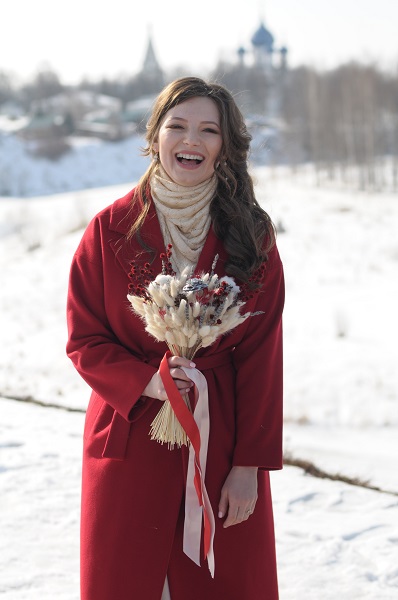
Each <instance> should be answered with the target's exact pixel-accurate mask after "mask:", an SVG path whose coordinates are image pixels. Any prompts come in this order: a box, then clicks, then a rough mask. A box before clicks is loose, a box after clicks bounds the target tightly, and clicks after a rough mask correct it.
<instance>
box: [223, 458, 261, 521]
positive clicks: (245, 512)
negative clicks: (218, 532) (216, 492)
mask: <svg viewBox="0 0 398 600" xmlns="http://www.w3.org/2000/svg"><path fill="white" fill-rule="evenodd" d="M257 471H258V469H257V467H232V469H231V470H230V472H229V475H228V477H227V479H226V480H225V483H224V485H223V488H222V490H221V498H220V503H219V507H218V510H219V513H218V516H219V517H220V518H223V517H225V515H227V518H226V519H225V521H224V525H223V527H230V526H231V525H237V524H238V523H242V522H243V521H247V519H248V518H249V517H250V515H251V514H252V513H253V512H254V508H255V506H256V502H257ZM227 513H228V514H227Z"/></svg>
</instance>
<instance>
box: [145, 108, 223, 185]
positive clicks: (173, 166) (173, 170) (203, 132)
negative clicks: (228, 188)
mask: <svg viewBox="0 0 398 600" xmlns="http://www.w3.org/2000/svg"><path fill="white" fill-rule="evenodd" d="M221 147H222V136H221V127H220V115H219V112H218V108H217V106H216V104H215V102H213V100H211V99H210V98H202V97H195V98H190V99H189V100H186V101H185V102H182V103H181V104H179V105H177V106H175V107H173V108H171V109H170V110H169V111H168V112H167V113H166V114H165V116H164V119H163V121H162V124H161V126H160V129H159V133H158V136H157V138H156V140H155V142H154V143H153V150H154V151H155V152H158V153H159V159H160V162H161V163H162V165H163V168H164V169H165V171H166V173H167V174H168V176H169V177H170V178H171V179H172V180H173V181H174V182H175V183H177V184H179V185H184V186H193V185H198V184H199V183H202V181H205V180H206V179H209V177H211V175H212V174H213V173H214V168H215V163H216V161H217V160H218V159H219V154H220V151H221Z"/></svg>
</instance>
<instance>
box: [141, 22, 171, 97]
mask: <svg viewBox="0 0 398 600" xmlns="http://www.w3.org/2000/svg"><path fill="white" fill-rule="evenodd" d="M136 80H137V85H139V86H140V89H141V95H142V96H152V95H154V94H158V93H159V92H160V90H161V89H162V88H163V86H164V83H165V78H164V73H163V70H162V68H161V66H160V64H159V61H158V59H157V57H156V54H155V49H154V46H153V41H152V35H151V32H149V33H148V42H147V49H146V52H145V57H144V61H143V64H142V69H141V71H140V72H139V73H138V75H137V77H136Z"/></svg>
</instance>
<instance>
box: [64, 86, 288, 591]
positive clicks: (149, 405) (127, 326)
mask: <svg viewBox="0 0 398 600" xmlns="http://www.w3.org/2000/svg"><path fill="white" fill-rule="evenodd" d="M146 139H147V147H146V150H145V152H146V154H147V155H150V156H151V157H152V161H151V164H150V166H149V168H148V170H147V172H146V173H145V174H144V176H143V178H142V179H141V181H140V182H139V184H138V186H137V188H135V189H134V190H132V191H131V192H130V193H128V194H127V195H126V196H125V197H124V198H121V199H119V200H117V201H116V202H114V203H113V204H112V205H111V206H110V207H108V208H106V209H105V210H103V211H102V212H100V213H99V214H98V215H97V216H96V217H95V218H94V219H93V221H92V222H91V223H90V224H89V226H88V228H87V230H86V232H85V233H84V235H83V238H82V240H81V243H80V245H79V247H78V249H77V251H76V253H75V256H74V258H73V263H72V267H71V274H70V287H69V295H68V327H69V340H68V344H67V352H68V355H69V357H70V358H71V360H72V361H73V363H74V365H75V367H76V369H77V370H78V372H79V373H80V375H81V376H82V377H83V378H84V379H85V381H86V382H87V383H88V384H89V386H90V387H91V388H92V395H91V400H90V404H89V407H88V410H87V415H86V422H85V429H84V457H83V485H82V520H81V590H82V596H81V598H82V600H132V599H135V600H160V599H161V598H170V597H171V599H172V600H205V599H206V600H213V599H214V600H246V599H247V600H257V599H258V600H260V599H261V600H275V599H277V598H278V589H277V575H276V559H275V541H274V529H273V516H272V504H271V495H270V486H269V473H268V471H270V470H273V469H281V468H282V329H281V321H282V310H283V302H284V280H283V269H282V264H281V261H280V258H279V255H278V251H277V248H276V245H275V236H274V229H273V226H272V223H271V220H270V218H269V217H268V215H267V214H266V213H265V212H264V211H263V210H262V209H261V208H260V206H259V205H258V203H257V201H256V199H255V196H254V192H253V183H252V180H251V178H250V176H249V174H248V168H247V157H248V151H249V143H250V139H251V138H250V136H249V134H248V132H247V130H246V127H245V124H244V120H243V117H242V115H241V113H240V111H239V109H238V108H237V106H236V104H235V101H234V100H233V98H232V96H231V94H230V93H229V92H228V91H227V90H226V89H225V88H224V87H222V86H220V85H216V84H212V83H206V82H204V81H203V80H201V79H198V78H193V77H187V78H181V79H178V80H176V81H174V82H173V83H171V84H170V85H168V86H167V87H166V88H165V89H164V90H163V91H162V92H161V94H160V95H159V97H158V99H157V101H156V103H155V105H154V109H153V113H152V116H151V118H150V120H149V123H148V126H147V136H146ZM167 244H172V262H173V267H174V270H175V271H176V272H177V273H179V272H180V271H181V270H182V268H183V267H184V266H185V265H191V266H194V267H195V269H196V271H197V272H203V271H209V270H210V267H211V264H212V262H213V259H214V257H215V255H216V254H219V260H218V263H217V269H216V271H217V274H218V275H219V276H222V275H225V274H228V275H230V276H231V277H234V278H235V279H236V281H237V283H239V284H240V285H242V286H243V287H244V289H247V290H250V293H248V294H247V296H248V300H247V302H246V305H245V312H246V309H247V311H262V314H260V315H256V316H253V317H250V318H248V319H247V320H246V321H245V322H244V323H243V324H241V325H239V326H238V327H237V328H236V329H234V330H233V331H232V332H231V333H229V334H228V335H225V336H223V337H221V338H219V339H218V340H217V341H216V342H215V343H214V344H213V345H212V346H210V347H208V348H204V349H202V350H200V351H199V352H198V354H197V356H195V358H194V363H195V364H196V368H197V369H198V370H200V371H201V372H202V373H203V374H204V375H205V377H206V380H207V385H208V390H209V410H210V437H209V442H208V454H207V468H206V488H207V492H208V494H209V498H210V502H211V505H212V509H213V512H214V514H215V515H216V517H215V519H216V525H215V538H214V555H215V575H214V578H213V577H212V576H211V574H210V572H209V570H208V568H207V566H206V562H205V560H203V561H202V564H201V566H197V565H196V564H195V563H194V562H193V561H192V560H191V559H190V558H189V557H188V556H187V555H186V554H185V553H184V551H183V541H182V539H183V531H184V521H185V515H184V494H185V485H186V472H187V462H188V448H187V447H186V446H182V447H181V448H177V447H175V448H174V449H173V450H170V449H169V448H168V446H167V445H162V444H159V443H157V442H156V441H154V440H152V439H151V438H150V436H149V430H150V427H151V423H152V421H153V419H154V418H155V416H156V415H157V413H158V412H159V410H160V408H161V406H162V401H164V400H165V399H166V393H165V389H164V386H163V383H162V378H161V376H160V373H159V364H160V361H161V359H162V357H163V355H164V354H165V351H166V350H167V348H166V345H165V344H164V343H160V342H157V341H156V340H154V339H153V338H151V337H150V336H149V335H148V334H147V333H146V332H145V331H144V325H143V323H142V322H141V321H140V319H139V318H138V317H137V316H136V315H134V314H133V313H132V311H131V310H129V303H128V301H127V299H126V294H127V289H128V283H129V277H128V275H129V272H130V268H131V261H132V260H142V262H143V263H144V262H147V261H149V262H151V268H152V270H153V272H154V273H155V274H156V273H160V271H161V269H162V264H161V258H160V254H161V253H162V252H164V248H165V247H166V246H167ZM264 266H265V269H264ZM264 272H265V274H263V273H264ZM245 286H246V287H245ZM251 288H253V289H251ZM168 367H169V369H170V374H171V376H172V378H173V380H174V383H175V384H176V386H177V388H178V390H179V392H180V393H181V394H185V393H186V392H187V391H189V390H190V388H191V386H192V381H191V380H190V378H189V377H188V375H187V374H186V372H188V373H189V369H192V368H193V367H194V364H193V363H192V362H191V361H188V360H187V359H184V358H179V357H175V356H174V357H171V358H169V359H168ZM181 367H186V371H183V370H182V369H181Z"/></svg>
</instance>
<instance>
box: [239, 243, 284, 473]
mask: <svg viewBox="0 0 398 600" xmlns="http://www.w3.org/2000/svg"><path fill="white" fill-rule="evenodd" d="M284 298H285V286H284V274H283V266H282V263H281V260H280V257H279V253H278V250H277V248H276V247H274V248H273V250H272V251H271V252H270V258H269V261H268V263H267V271H266V275H265V277H264V282H263V285H262V288H261V290H260V292H259V293H258V295H257V301H256V307H255V309H254V310H255V311H263V314H261V315H255V316H253V317H249V325H248V328H247V330H246V333H245V335H244V337H243V339H242V341H241V342H240V343H239V344H238V345H237V346H236V348H235V350H234V353H233V355H234V359H233V360H234V365H235V368H236V406H235V410H236V442H235V451H234V456H233V465H234V466H257V467H260V468H263V469H267V470H273V469H281V468H282V464H283V452H282V428H283V413H282V403H283V364H282V312H283V307H284Z"/></svg>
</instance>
